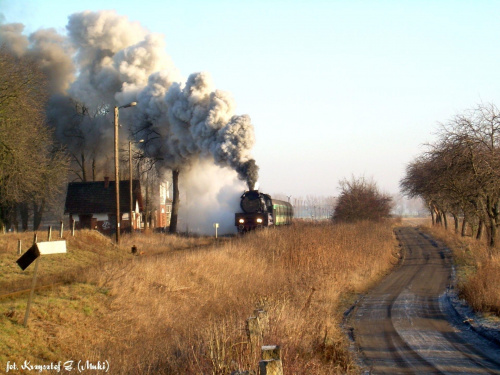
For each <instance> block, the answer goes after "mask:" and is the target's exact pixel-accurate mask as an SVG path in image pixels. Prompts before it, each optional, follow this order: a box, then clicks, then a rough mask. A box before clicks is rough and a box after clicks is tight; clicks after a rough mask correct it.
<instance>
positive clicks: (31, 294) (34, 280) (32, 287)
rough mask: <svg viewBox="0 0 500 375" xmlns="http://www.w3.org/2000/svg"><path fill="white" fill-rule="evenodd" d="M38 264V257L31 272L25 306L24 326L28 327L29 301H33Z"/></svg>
mask: <svg viewBox="0 0 500 375" xmlns="http://www.w3.org/2000/svg"><path fill="white" fill-rule="evenodd" d="M38 263H40V257H38V258H37V259H36V260H35V270H34V271H33V280H32V281H31V291H30V297H29V299H28V306H26V314H24V323H23V324H24V326H25V327H27V326H28V317H29V315H30V309H31V301H32V300H33V294H34V293H35V285H36V276H37V272H38Z"/></svg>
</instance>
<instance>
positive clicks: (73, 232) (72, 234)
mask: <svg viewBox="0 0 500 375" xmlns="http://www.w3.org/2000/svg"><path fill="white" fill-rule="evenodd" d="M71 237H75V220H73V222H72V223H71Z"/></svg>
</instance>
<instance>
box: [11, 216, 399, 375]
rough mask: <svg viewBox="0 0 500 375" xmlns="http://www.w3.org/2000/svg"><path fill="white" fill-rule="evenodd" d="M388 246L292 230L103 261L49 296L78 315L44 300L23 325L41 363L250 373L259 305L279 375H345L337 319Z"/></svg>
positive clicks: (382, 267)
mask: <svg viewBox="0 0 500 375" xmlns="http://www.w3.org/2000/svg"><path fill="white" fill-rule="evenodd" d="M395 244H396V242H395V239H394V235H393V231H392V228H391V225H390V224H389V223H379V224H373V223H359V224H344V225H330V224H321V225H314V224H308V225H304V224H301V225H294V226H292V227H290V228H283V229H280V230H263V231H259V232H255V233H250V234H249V235H246V236H244V237H242V238H234V239H232V240H229V241H227V242H226V243H224V244H222V245H220V246H215V245H214V246H210V247H205V248H198V249H195V250H193V251H179V252H172V253H170V255H169V256H166V257H151V258H142V259H141V258H140V257H137V258H135V259H134V260H133V261H131V262H122V263H120V264H110V263H105V264H102V265H99V266H97V267H95V268H94V269H89V270H87V271H86V273H85V275H83V276H82V280H83V281H84V282H85V283H84V284H78V285H72V286H65V287H64V288H62V289H61V292H60V293H61V296H59V297H57V298H59V299H61V298H62V299H63V300H64V301H66V302H64V303H67V299H68V298H70V296H71V295H72V294H73V292H72V291H74V293H77V294H78V295H80V297H77V299H78V301H79V303H80V307H76V306H75V305H72V306H73V310H72V313H71V314H61V313H60V312H59V313H56V311H57V309H56V308H49V306H50V303H48V302H47V303H46V304H45V305H43V306H44V307H43V308H40V309H38V310H37V311H36V312H35V315H36V316H37V318H38V320H35V322H34V323H33V326H34V327H36V328H35V330H37V332H38V335H39V336H38V337H42V336H43V334H44V333H47V332H46V331H50V337H51V340H50V343H51V346H52V348H53V349H52V351H51V353H52V354H47V353H45V354H43V356H44V357H45V358H56V357H57V356H61V355H64V356H65V358H73V359H75V360H78V359H82V360H90V361H99V360H100V361H103V360H108V361H109V363H110V366H111V370H110V371H111V373H114V374H230V373H231V372H232V371H234V370H254V371H256V370H257V364H258V361H259V355H260V353H259V352H258V350H253V348H252V346H251V345H250V344H249V342H248V340H247V337H246V331H245V321H246V319H247V318H248V317H250V316H252V315H253V311H254V310H255V309H264V310H266V311H267V314H268V317H269V329H268V330H267V331H266V332H265V333H264V336H263V339H262V341H261V342H260V343H261V344H266V345H271V344H273V345H276V344H277V345H280V346H281V347H282V360H283V363H284V369H285V374H337V373H349V372H353V371H355V365H354V362H353V359H352V358H351V353H350V352H349V350H348V342H347V339H346V338H345V335H344V334H343V332H342V331H341V329H340V322H341V320H342V316H343V312H344V311H345V309H346V308H347V306H348V305H349V304H350V303H351V302H352V296H353V293H357V292H361V291H363V290H366V289H367V288H368V287H369V286H370V285H371V284H372V283H373V282H375V281H376V280H378V279H379V278H380V277H381V276H382V275H383V274H384V273H386V272H387V271H388V270H389V269H390V268H391V267H392V264H393V263H395V261H396V258H395V257H394V256H393V252H394V249H395ZM75 288H76V289H75ZM82 291H87V292H88V295H87V297H82V296H81V293H82ZM46 298H49V297H46ZM44 301H45V300H44ZM52 303H53V304H54V305H57V306H60V305H61V303H62V302H61V301H59V302H52ZM43 309H45V310H47V309H48V310H50V312H49V313H46V314H44V315H43V319H42V315H41V314H42V310H43ZM13 319H17V320H18V321H20V320H21V316H19V315H16V316H14V317H13V318H11V320H13ZM12 329H14V328H12ZM33 357H34V358H35V359H36V358H38V359H39V358H40V357H41V355H40V354H36V350H35V351H34V353H33Z"/></svg>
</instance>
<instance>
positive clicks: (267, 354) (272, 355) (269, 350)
mask: <svg viewBox="0 0 500 375" xmlns="http://www.w3.org/2000/svg"><path fill="white" fill-rule="evenodd" d="M262 359H264V360H266V359H281V348H280V346H279V345H265V346H263V347H262Z"/></svg>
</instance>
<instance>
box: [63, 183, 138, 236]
mask: <svg viewBox="0 0 500 375" xmlns="http://www.w3.org/2000/svg"><path fill="white" fill-rule="evenodd" d="M132 198H133V210H132V220H130V181H129V180H124V181H120V216H121V221H120V223H121V224H120V228H121V230H122V231H130V229H131V227H132V228H133V229H134V230H135V229H140V228H141V221H142V212H143V200H142V194H141V183H140V181H139V180H133V181H132ZM64 213H65V214H69V221H70V223H71V224H72V223H73V221H74V222H75V228H76V229H83V228H88V229H97V230H98V231H100V232H102V233H104V234H109V235H111V234H112V233H115V230H116V193H115V181H109V179H108V178H106V179H105V180H104V181H93V182H70V183H69V184H68V191H67V193H66V203H65V206H64Z"/></svg>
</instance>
